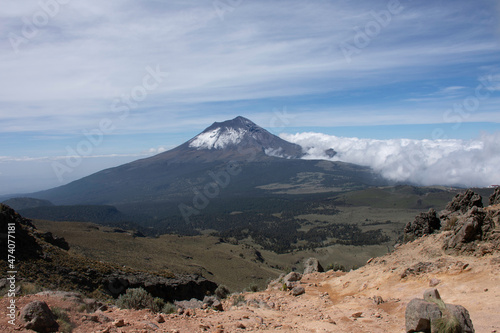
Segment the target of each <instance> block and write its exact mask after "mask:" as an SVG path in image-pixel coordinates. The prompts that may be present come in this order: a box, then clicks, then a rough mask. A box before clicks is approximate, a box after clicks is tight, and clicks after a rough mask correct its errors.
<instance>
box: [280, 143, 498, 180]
mask: <svg viewBox="0 0 500 333" xmlns="http://www.w3.org/2000/svg"><path fill="white" fill-rule="evenodd" d="M281 137H282V138H283V139H285V140H288V141H291V142H294V143H297V144H299V145H300V146H302V147H303V149H304V151H305V152H306V154H307V155H306V157H305V158H306V159H329V160H333V161H343V162H349V163H355V164H359V165H364V166H369V167H371V168H373V170H374V171H376V172H379V173H380V174H381V175H383V176H384V177H386V178H387V179H390V180H392V181H398V182H411V183H415V184H419V185H450V186H455V185H456V186H489V185H492V184H498V183H500V168H498V166H499V165H500V146H499V145H498V142H500V133H496V134H492V135H486V134H485V135H483V136H481V138H480V139H477V140H470V141H464V140H409V139H392V140H373V139H359V138H346V137H337V136H331V135H325V134H320V133H298V134H295V135H292V134H281ZM330 148H333V149H334V150H335V151H336V152H337V153H338V154H337V155H336V156H334V157H333V158H328V156H327V155H326V154H325V150H327V149H330Z"/></svg>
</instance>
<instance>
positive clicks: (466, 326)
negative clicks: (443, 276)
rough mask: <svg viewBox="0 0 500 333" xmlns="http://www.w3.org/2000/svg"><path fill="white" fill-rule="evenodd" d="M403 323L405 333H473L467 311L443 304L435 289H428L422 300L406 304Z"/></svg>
mask: <svg viewBox="0 0 500 333" xmlns="http://www.w3.org/2000/svg"><path fill="white" fill-rule="evenodd" d="M405 322H406V323H405V325H406V332H407V333H414V332H427V333H438V332H452V333H474V327H473V326H472V321H471V320H470V315H469V311H467V309H466V308H464V307H463V306H461V305H454V304H445V303H444V302H443V301H442V300H441V296H440V295H439V292H438V291H437V289H428V290H426V291H425V292H424V299H419V298H414V299H412V300H411V301H410V302H409V303H408V305H407V306H406V311H405ZM444 327H447V329H446V330H445V331H443V328H444Z"/></svg>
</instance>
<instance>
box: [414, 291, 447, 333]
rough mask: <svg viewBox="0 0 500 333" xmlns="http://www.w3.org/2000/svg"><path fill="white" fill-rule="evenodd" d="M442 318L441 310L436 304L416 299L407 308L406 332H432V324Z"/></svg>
mask: <svg viewBox="0 0 500 333" xmlns="http://www.w3.org/2000/svg"><path fill="white" fill-rule="evenodd" d="M441 316H442V313H441V310H439V307H438V306H437V305H436V304H434V303H430V302H427V301H424V300H423V299H419V298H414V299H412V300H411V301H410V303H408V305H407V306H406V311H405V321H406V332H407V333H413V332H431V323H432V322H433V321H435V320H437V319H439V318H441Z"/></svg>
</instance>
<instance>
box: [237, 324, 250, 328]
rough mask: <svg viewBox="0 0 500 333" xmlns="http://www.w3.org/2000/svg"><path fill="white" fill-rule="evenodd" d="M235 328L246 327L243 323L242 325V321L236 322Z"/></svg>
mask: <svg viewBox="0 0 500 333" xmlns="http://www.w3.org/2000/svg"><path fill="white" fill-rule="evenodd" d="M236 328H241V329H245V328H247V327H246V326H245V325H243V323H238V324H236Z"/></svg>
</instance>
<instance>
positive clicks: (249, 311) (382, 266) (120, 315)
mask: <svg viewBox="0 0 500 333" xmlns="http://www.w3.org/2000/svg"><path fill="white" fill-rule="evenodd" d="M445 236H446V235H445V234H443V233H441V234H435V235H430V236H425V237H423V238H420V239H418V240H416V241H414V242H411V243H408V244H405V245H403V246H401V247H399V248H398V249H396V250H395V251H394V252H393V253H391V254H388V255H386V256H384V257H380V258H376V259H374V260H372V261H371V262H370V263H369V264H367V265H366V266H364V267H362V268H360V269H358V270H356V271H351V272H349V273H341V272H333V271H329V272H326V273H311V274H307V275H304V277H303V278H302V280H301V281H300V282H299V284H300V285H301V286H303V287H304V288H305V293H304V294H302V295H299V296H293V295H291V292H290V291H281V290H273V289H272V288H270V289H268V290H266V291H262V292H256V293H246V294H242V295H241V296H242V297H244V300H242V299H241V297H240V299H239V304H235V303H237V299H236V298H237V296H236V295H233V296H231V297H230V298H229V299H227V300H225V301H224V302H223V306H224V311H214V310H212V309H206V310H202V309H190V310H186V311H184V313H183V314H170V315H157V314H154V313H151V312H150V311H149V310H140V311H134V310H122V309H118V308H115V307H110V308H109V309H107V310H104V311H97V312H94V313H86V312H85V311H81V305H82V301H81V300H80V299H78V298H74V297H73V298H72V297H69V298H68V297H62V296H57V295H54V296H46V295H30V296H26V297H22V298H19V299H18V300H17V306H18V308H22V307H23V306H24V305H26V304H28V303H29V302H31V301H33V300H42V301H45V302H46V303H47V304H48V305H49V307H51V308H53V307H59V308H62V309H66V310H67V311H68V313H69V317H70V320H71V322H72V323H73V325H74V326H75V328H74V329H73V332H243V331H247V332H260V331H268V332H275V331H276V332H278V331H279V332H404V329H405V315H404V312H405V308H406V305H407V303H408V302H409V301H410V300H411V299H413V298H415V297H421V295H422V293H423V291H424V290H425V289H427V288H429V286H430V285H431V286H436V288H437V289H438V290H439V292H440V293H441V297H442V298H443V300H445V301H446V302H447V303H454V304H460V305H463V306H464V307H465V308H467V309H468V310H469V313H470V316H471V319H472V322H473V324H474V328H475V330H476V332H495V331H497V332H500V316H498V309H500V254H498V253H496V254H488V255H484V256H450V255H446V254H445V253H444V251H443V250H442V245H441V244H442V241H443V238H444V237H445ZM402 276H404V277H402ZM7 301H8V299H7V298H4V299H2V300H1V301H0V307H1V308H4V309H5V308H6V306H7ZM160 316H161V317H162V318H163V319H164V321H162V320H161V319H160ZM121 320H123V322H122V321H121ZM0 330H1V331H2V332H11V331H24V329H23V328H22V323H21V322H20V321H19V320H18V321H17V324H16V326H15V327H12V326H11V325H9V324H8V323H7V318H5V317H4V318H2V319H1V321H0Z"/></svg>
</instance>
